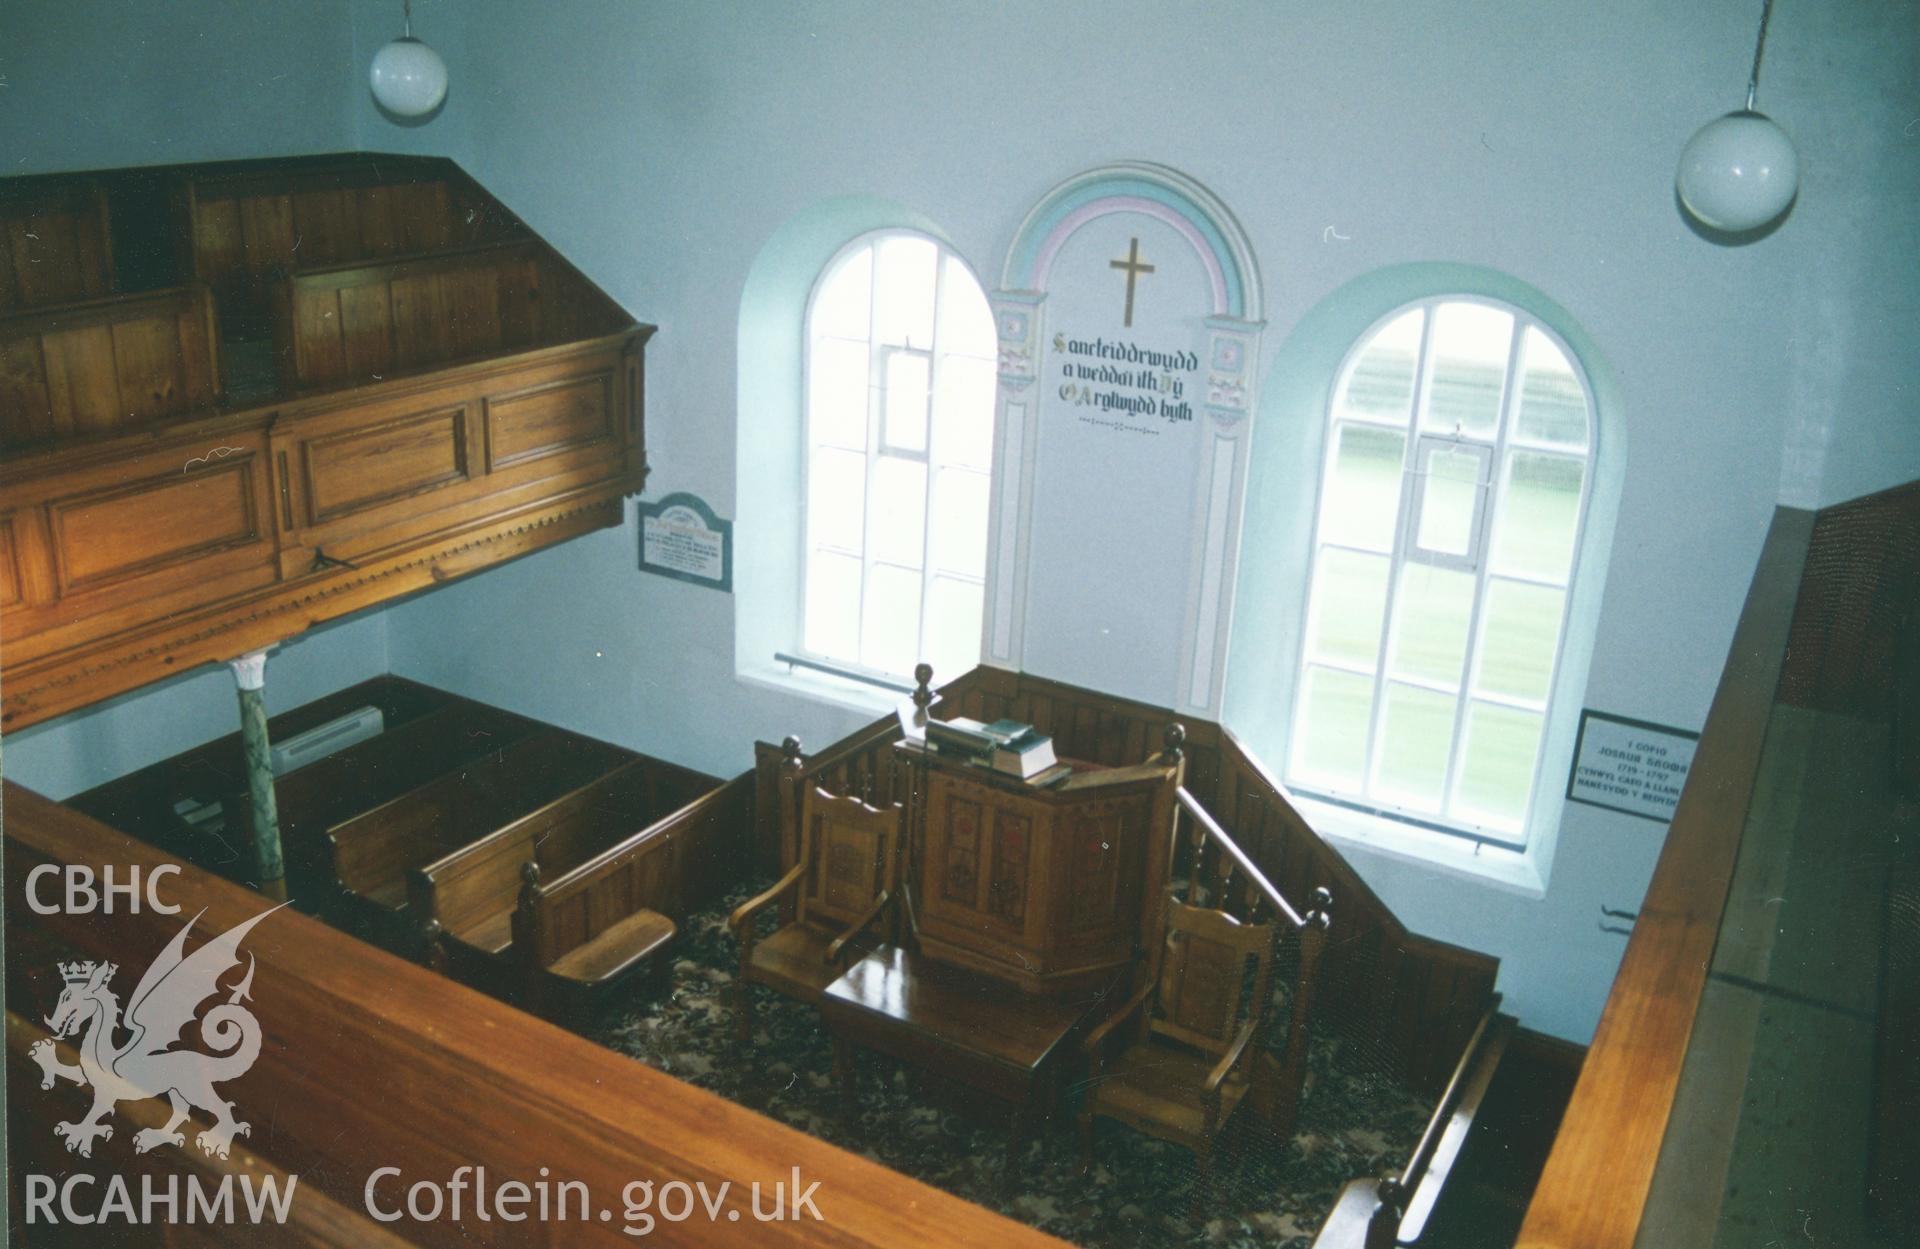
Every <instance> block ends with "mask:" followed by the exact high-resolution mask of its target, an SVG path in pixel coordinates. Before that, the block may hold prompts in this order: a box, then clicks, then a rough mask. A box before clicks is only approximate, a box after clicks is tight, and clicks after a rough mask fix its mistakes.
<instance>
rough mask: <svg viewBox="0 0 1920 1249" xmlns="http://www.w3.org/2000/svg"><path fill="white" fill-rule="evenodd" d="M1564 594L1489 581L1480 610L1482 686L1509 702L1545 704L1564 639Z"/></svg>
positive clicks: (1538, 587) (1494, 579) (1525, 585)
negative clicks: (1527, 700) (1528, 700)
mask: <svg viewBox="0 0 1920 1249" xmlns="http://www.w3.org/2000/svg"><path fill="white" fill-rule="evenodd" d="M1565 599H1566V592H1565V591H1564V590H1555V589H1550V588H1549V587H1547V586H1539V585H1528V584H1527V583H1525V582H1521V581H1503V580H1501V579H1500V578H1498V577H1495V578H1493V579H1491V580H1490V581H1488V582H1487V605H1486V608H1485V609H1484V610H1483V611H1482V612H1481V615H1482V617H1483V619H1484V621H1485V623H1484V624H1483V625H1482V626H1481V628H1482V632H1481V638H1480V678H1479V680H1478V681H1477V682H1476V684H1477V686H1478V688H1480V689H1482V690H1485V691H1486V692H1488V693H1490V694H1505V695H1507V696H1508V697H1510V698H1533V699H1539V700H1540V701H1542V702H1544V701H1546V697H1547V683H1548V681H1549V680H1550V679H1551V678H1552V676H1553V653H1554V651H1555V649H1556V648H1557V647H1558V644H1559V641H1560V605H1561V603H1562V602H1564V601H1565Z"/></svg>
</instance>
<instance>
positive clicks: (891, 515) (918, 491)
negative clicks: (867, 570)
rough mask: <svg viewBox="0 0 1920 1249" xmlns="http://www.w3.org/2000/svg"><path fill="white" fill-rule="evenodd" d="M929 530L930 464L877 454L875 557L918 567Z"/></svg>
mask: <svg viewBox="0 0 1920 1249" xmlns="http://www.w3.org/2000/svg"><path fill="white" fill-rule="evenodd" d="M926 533H927V466H926V465H925V464H922V463H920V462H919V461H917V460H902V459H899V458H897V457H895V456H891V455H882V456H876V457H875V459H874V465H873V530H872V534H873V557H874V558H875V559H878V560H885V561H886V562H887V563H889V564H899V565H902V566H903V567H906V568H918V567H920V561H921V559H922V558H923V557H924V555H925V549H926ZM908 666H909V667H911V666H912V665H911V664H909V665H908Z"/></svg>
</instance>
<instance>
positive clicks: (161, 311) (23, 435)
mask: <svg viewBox="0 0 1920 1249" xmlns="http://www.w3.org/2000/svg"><path fill="white" fill-rule="evenodd" d="M217 348H218V339H217V334H216V331H215V328H214V320H213V305H212V302H211V299H210V296H209V294H208V292H207V290H206V289H205V288H204V287H181V288H178V289H175V290H167V291H156V292H152V293H150V294H144V295H121V296H113V297H109V298H106V299H98V300H92V301H90V302H87V303H80V304H61V305H57V306H54V307H49V308H40V309H35V310H32V311H28V312H19V313H14V314H12V315H10V316H7V317H4V318H0V445H7V446H20V445H23V444H28V443H33V442H40V441H45V440H48V439H53V438H66V437H73V436H76V435H86V434H102V433H111V432H114V431H116V430H121V429H130V428H135V427H138V426H142V425H147V424H151V423H153V422H155V421H157V420H160V419H163V418H166V417H172V416H177V415H179V414H181V413H186V412H192V411H195V410H198V409H204V408H208V407H211V406H212V405H213V403H214V402H215V401H216V400H217V399H218V398H219V393H220V382H219V357H218V349H217Z"/></svg>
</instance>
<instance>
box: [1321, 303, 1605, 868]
mask: <svg viewBox="0 0 1920 1249" xmlns="http://www.w3.org/2000/svg"><path fill="white" fill-rule="evenodd" d="M1592 405H1593V400H1592V389H1591V387H1590V385H1589V383H1588V381H1587V379H1586V377H1585V375H1584V374H1583V373H1582V371H1581V369H1580V367H1579V366H1578V364H1577V363H1576V362H1575V360H1574V356H1573V354H1572V353H1571V352H1570V351H1569V350H1568V349H1567V347H1566V345H1565V343H1563V342H1562V341H1561V340H1560V339H1559V338H1558V337H1557V336H1556V335H1555V334H1554V333H1553V332H1552V331H1550V330H1548V329H1547V328H1546V327H1545V326H1544V325H1542V324H1541V323H1540V322H1539V321H1538V320H1536V319H1534V318H1533V317H1531V316H1530V315H1528V314H1527V313H1525V312H1523V311H1521V310H1520V309H1518V308H1516V307H1513V306H1512V305H1509V304H1505V303H1500V302H1497V301H1494V300H1489V299H1481V298H1477V297H1476V298H1465V297H1439V298H1433V299H1426V300H1422V301H1420V302H1419V303H1415V304H1411V305H1407V306H1404V307H1401V308H1399V309H1398V310H1396V311H1394V312H1392V313H1390V314H1389V315H1388V316H1386V317H1385V318H1383V319H1382V320H1380V321H1378V322H1376V323H1375V324H1374V325H1373V326H1372V328H1370V329H1369V330H1368V331H1367V332H1366V333H1365V334H1363V335H1362V336H1361V337H1360V339H1359V341H1358V342H1357V343H1355V344H1354V346H1353V348H1352V350H1351V351H1349V352H1348V354H1347V357H1346V360H1345V362H1344V363H1343V365H1342V367H1341V370H1340V374H1339V379H1338V381H1337V383H1336V384H1335V386H1334V388H1333V392H1332V398H1331V402H1330V404H1329V410H1328V413H1327V421H1328V428H1327V438H1326V459H1325V462H1324V464H1323V466H1322V469H1321V475H1320V499H1319V507H1318V514H1317V518H1316V521H1315V525H1314V537H1313V554H1312V571H1311V575H1310V586H1311V588H1310V592H1309V595H1308V605H1307V616H1306V623H1305V629H1304V633H1303V635H1302V645H1301V654H1300V663H1299V670H1298V680H1297V681H1296V683H1295V686H1294V688H1295V696H1294V701H1293V725H1292V731H1291V733H1290V735H1289V741H1290V743H1291V745H1290V748H1289V751H1288V761H1287V775H1288V779H1289V781H1290V783H1291V784H1293V785H1294V786H1296V787H1297V788H1299V789H1301V790H1303V791H1305V792H1308V793H1311V794H1314V795H1316V796H1319V797H1322V798H1326V799H1330V800H1333V801H1336V802H1340V803H1344V804H1347V805H1350V806H1356V807H1360V808H1363V809H1368V810H1373V811H1378V812H1381V813H1383V814H1388V815H1392V816H1396V817H1399V818H1402V819H1411V820H1413V821H1415V822H1419V823H1425V824H1429V825H1431V826H1434V827H1437V828H1440V829H1443V830H1446V831H1452V832H1460V833H1464V834H1466V835H1468V836H1471V837H1474V838H1477V839H1481V840H1487V841H1493V842H1498V843H1503V844H1508V845H1518V844H1520V843H1521V842H1522V841H1523V840H1524V838H1525V830H1526V828H1527V827H1528V823H1527V816H1528V811H1529V807H1530V805H1531V804H1532V802H1533V800H1534V794H1535V791H1536V790H1537V789H1538V788H1539V785H1540V778H1539V771H1540V768H1539V760H1540V755H1541V749H1540V747H1541V742H1542V739H1543V736H1544V734H1545V729H1546V726H1547V724H1548V722H1549V717H1550V716H1551V715H1552V714H1553V710H1554V709H1553V708H1552V707H1551V706H1550V695H1551V692H1552V690H1553V689H1554V675H1555V669H1556V667H1557V665H1558V664H1559V661H1560V652H1561V643H1562V637H1563V634H1564V631H1565V626H1566V619H1567V604H1568V600H1569V598H1570V596H1571V592H1572V587H1573V580H1574V576H1575V574H1576V571H1577V569H1576V567H1575V565H1576V563H1577V560H1576V554H1577V552H1578V551H1579V549H1580V536H1581V528H1582V524H1583V521H1584V516H1585V512H1586V500H1587V494H1588V486H1589V483H1590V479H1591V477H1592V472H1591V469H1592V463H1593V456H1594V453H1595V447H1594V422H1593V420H1592V419H1591V418H1592V412H1593V406H1592Z"/></svg>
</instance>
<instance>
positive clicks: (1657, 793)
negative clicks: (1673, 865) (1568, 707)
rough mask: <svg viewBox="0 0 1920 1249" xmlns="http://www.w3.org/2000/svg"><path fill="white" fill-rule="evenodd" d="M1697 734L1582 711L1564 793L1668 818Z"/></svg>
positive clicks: (1633, 812) (1684, 780)
mask: <svg viewBox="0 0 1920 1249" xmlns="http://www.w3.org/2000/svg"><path fill="white" fill-rule="evenodd" d="M1699 741H1700V735H1699V734H1698V733H1689V732H1687V731H1686V730H1685V729H1674V728H1668V727H1666V726H1665V725H1660V724H1649V723H1647V722H1646V721H1644V720H1629V719H1627V718H1625V717H1624V716H1610V715H1607V714H1606V713H1605V712H1601V711H1594V710H1593V709H1592V708H1588V709H1586V710H1585V711H1583V712H1582V713H1581V716H1580V740H1579V742H1578V744H1576V745H1575V747H1574V751H1573V774H1572V775H1571V776H1570V777H1568V778H1567V797H1569V798H1571V799H1573V800H1574V801H1575V802H1584V803H1587V804H1589V805H1591V806H1596V807H1605V808H1607V809H1608V810H1609V811H1620V812H1624V813H1625V814H1627V815H1638V816H1642V817H1644V818H1646V819H1649V820H1661V821H1666V820H1671V819H1672V818H1673V809H1674V807H1675V806H1677V805H1678V804H1679V802H1680V791H1681V789H1682V788H1683V787H1685V785H1686V783H1687V770H1688V769H1689V768H1691V767H1692V766H1693V748H1694V747H1695V746H1696V745H1697V744H1698V743H1699Z"/></svg>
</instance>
